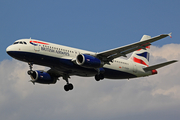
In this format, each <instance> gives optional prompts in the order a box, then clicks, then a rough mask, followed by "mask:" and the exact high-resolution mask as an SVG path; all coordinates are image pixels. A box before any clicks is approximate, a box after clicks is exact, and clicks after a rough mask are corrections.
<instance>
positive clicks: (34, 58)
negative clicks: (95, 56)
mask: <svg viewBox="0 0 180 120" xmlns="http://www.w3.org/2000/svg"><path fill="white" fill-rule="evenodd" d="M10 55H11V56H12V57H14V58H15V59H18V60H21V61H24V62H33V63H34V64H38V65H43V66H48V67H51V68H55V69H57V70H58V71H61V72H67V73H68V74H69V75H78V76H84V77H90V76H95V75H96V74H97V71H96V70H95V69H90V68H84V67H81V66H79V65H76V64H74V63H73V62H72V61H71V59H62V58H57V57H52V56H46V55H42V54H37V53H30V52H20V51H13V52H11V53H10ZM104 70H105V72H104V77H105V78H110V79H127V78H134V77H137V76H135V75H133V74H130V73H127V72H123V71H119V70H113V69H111V68H104Z"/></svg>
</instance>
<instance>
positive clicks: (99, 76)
mask: <svg viewBox="0 0 180 120" xmlns="http://www.w3.org/2000/svg"><path fill="white" fill-rule="evenodd" d="M103 79H104V75H103V74H102V73H100V74H97V75H95V80H96V81H100V80H103Z"/></svg>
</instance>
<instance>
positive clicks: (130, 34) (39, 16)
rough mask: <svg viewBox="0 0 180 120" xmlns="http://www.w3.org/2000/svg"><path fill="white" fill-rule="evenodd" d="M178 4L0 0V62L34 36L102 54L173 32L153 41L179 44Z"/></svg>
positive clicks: (118, 0) (166, 0)
mask: <svg viewBox="0 0 180 120" xmlns="http://www.w3.org/2000/svg"><path fill="white" fill-rule="evenodd" d="M179 4H180V2H179V1H178V0H174V1H170V0H159V1H156V0H151V1H148V2H147V1H143V0H139V1H133V0H131V1H121V0H113V1H109V0H86V1H84V0H63V1H59V0H53V1H47V0H31V1H24V0H16V1H14V0H8V1H6V0H1V1H0V15H1V19H0V36H1V37H0V50H1V51H2V52H1V54H2V55H1V56H0V60H3V59H11V58H10V57H9V56H8V55H7V54H6V52H5V49H6V47H7V46H8V45H10V44H12V43H13V42H14V41H15V40H17V39H20V38H30V37H31V38H34V39H39V40H44V41H49V42H53V43H58V44H62V45H68V46H72V47H76V48H81V49H86V50H90V51H94V52H101V51H104V50H107V49H112V48H115V47H119V46H123V45H126V44H130V43H132V42H136V41H138V40H140V38H141V37H142V35H143V34H148V35H151V36H156V35H159V34H163V33H169V32H173V34H172V36H173V39H164V40H162V41H158V42H156V43H154V44H155V45H157V46H162V45H164V44H168V43H180V41H179V34H178V33H179V31H180V24H179V21H180V16H179V11H180V8H179Z"/></svg>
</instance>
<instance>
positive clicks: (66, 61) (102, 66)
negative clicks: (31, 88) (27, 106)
mask: <svg viewBox="0 0 180 120" xmlns="http://www.w3.org/2000/svg"><path fill="white" fill-rule="evenodd" d="M167 36H170V37H171V33H170V34H162V35H159V36H156V37H153V38H151V37H150V36H148V35H144V36H143V37H142V38H141V40H140V41H139V42H135V43H133V44H129V45H126V46H122V47H119V48H115V49H111V50H107V51H103V52H99V53H94V52H90V51H86V50H80V49H76V48H72V47H67V46H62V45H57V44H53V43H49V42H44V41H40V40H35V39H31V38H30V39H20V40H17V41H15V42H14V44H12V45H10V46H9V47H7V49H6V52H7V53H8V54H9V55H10V56H11V57H13V58H15V59H17V60H20V61H24V62H27V63H28V64H29V67H30V70H28V72H27V73H28V75H30V77H31V79H32V80H31V82H32V83H33V84H35V83H41V84H55V83H56V81H57V80H58V78H59V77H62V78H63V79H64V80H65V81H66V82H67V84H66V85H65V86H64V90H65V91H69V90H72V89H73V88H74V87H73V85H72V84H71V83H69V78H70V76H73V75H76V76H82V77H92V76H94V77H95V80H96V81H99V80H103V79H104V78H108V79H131V78H136V77H144V76H149V75H154V74H157V71H156V69H158V68H161V67H163V66H166V65H169V64H171V63H174V62H177V61H176V60H172V61H168V62H164V63H161V64H157V65H153V66H149V56H150V45H151V43H152V42H155V41H157V40H160V39H162V38H165V37H167ZM131 52H133V53H132V55H131V57H130V58H129V59H127V60H125V59H120V58H119V57H121V56H124V57H126V54H128V53H131ZM33 64H37V65H42V66H47V67H50V68H51V69H49V70H48V71H44V70H32V66H33Z"/></svg>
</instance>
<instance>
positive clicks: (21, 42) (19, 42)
mask: <svg viewBox="0 0 180 120" xmlns="http://www.w3.org/2000/svg"><path fill="white" fill-rule="evenodd" d="M15 44H25V45H27V43H26V42H24V41H18V42H15V43H13V45H15Z"/></svg>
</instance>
